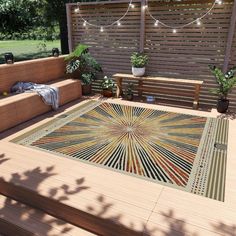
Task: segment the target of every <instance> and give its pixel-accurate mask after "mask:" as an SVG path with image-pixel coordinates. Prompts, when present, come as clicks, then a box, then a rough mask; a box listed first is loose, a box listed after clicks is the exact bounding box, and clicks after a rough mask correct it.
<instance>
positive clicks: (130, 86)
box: [126, 83, 134, 95]
mask: <svg viewBox="0 0 236 236" xmlns="http://www.w3.org/2000/svg"><path fill="white" fill-rule="evenodd" d="M133 87H134V85H133V84H132V83H128V85H127V88H126V95H133Z"/></svg>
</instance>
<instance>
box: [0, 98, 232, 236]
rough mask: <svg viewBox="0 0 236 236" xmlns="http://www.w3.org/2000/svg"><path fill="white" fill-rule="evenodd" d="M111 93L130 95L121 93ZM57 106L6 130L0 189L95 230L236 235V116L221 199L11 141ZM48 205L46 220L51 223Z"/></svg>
mask: <svg viewBox="0 0 236 236" xmlns="http://www.w3.org/2000/svg"><path fill="white" fill-rule="evenodd" d="M112 101H113V102H116V103H124V101H121V100H119V99H113V100H112ZM82 103H83V102H78V104H74V105H73V106H71V107H64V108H61V111H62V112H66V111H69V110H71V109H73V108H75V107H76V106H79V105H81V104H82ZM125 103H126V104H127V103H130V105H132V104H133V105H137V103H132V102H125ZM140 106H144V107H152V106H156V107H159V108H162V109H165V110H168V111H177V112H178V111H179V112H181V113H186V114H196V115H203V116H213V117H215V116H217V113H216V112H214V111H213V112H211V113H209V112H200V111H194V110H187V109H186V110H185V109H180V108H171V107H161V106H157V105H151V104H141V103H140ZM59 114H61V113H60V111H59V112H57V114H55V115H54V113H49V114H48V115H45V116H42V117H39V118H37V119H35V120H33V121H31V122H29V123H26V124H23V125H22V126H20V127H16V128H15V129H13V130H11V131H9V132H7V133H3V134H1V137H2V140H1V141H0V173H1V174H0V177H1V179H0V192H2V193H3V194H5V195H7V196H9V197H11V198H14V199H15V200H18V201H22V202H23V203H26V204H28V205H31V206H33V207H37V208H39V209H41V210H43V211H44V212H46V213H48V214H51V215H52V216H54V217H58V218H61V219H62V220H64V221H65V222H67V223H70V224H73V225H76V226H79V227H81V228H84V229H86V230H87V231H90V232H92V233H95V235H105V236H121V235H122V236H126V235H134V236H136V235H146V236H147V235H150V236H170V235H174V236H175V235H180V236H183V235H194V236H213V235H226V236H227V235H228V236H233V235H236V172H235V169H236V159H235V153H236V146H235V139H236V120H233V119H232V120H231V119H230V124H229V125H230V129H229V148H228V162H227V177H226V195H225V202H219V201H215V200H212V199H208V198H205V197H201V196H197V195H194V194H190V193H187V192H183V191H179V190H176V189H173V188H169V187H164V186H162V185H159V184H156V183H152V182H148V181H145V180H142V179H139V178H134V177H131V176H128V175H124V174H120V173H117V172H115V171H110V170H107V169H103V168H98V167H95V166H93V165H88V164H85V163H81V162H79V161H73V160H70V159H67V158H62V157H58V156H55V155H52V154H49V153H46V152H41V151H38V150H34V149H30V148H27V147H23V146H19V145H16V144H14V143H10V142H9V140H11V139H12V138H14V137H17V136H19V135H20V134H23V133H25V132H26V131H28V130H31V129H32V128H33V127H37V126H39V125H41V124H43V123H45V122H47V121H49V120H51V119H53V118H55V117H56V116H58V115H59ZM34 122H36V123H35V124H33V123H34ZM27 126H28V127H27ZM20 129H21V130H20ZM11 133H12V134H11ZM0 203H1V205H0V218H3V217H4V215H6V214H7V212H8V211H10V208H9V206H8V205H7V204H6V203H4V201H1V202H0ZM6 209H8V210H6ZM46 213H44V214H45V217H42V216H41V217H40V220H41V222H42V221H43V222H44V223H45V224H46V223H47V225H50V219H49V218H48V216H46V215H47V214H46ZM30 214H31V211H30V210H27V214H26V211H25V209H24V208H22V209H21V211H20V210H19V212H18V213H17V215H16V216H15V221H16V222H17V221H19V222H21V223H22V222H23V223H24V224H30V220H31V215H30ZM32 214H33V213H32ZM42 214H43V213H42ZM33 217H34V216H33ZM36 222H37V218H36ZM67 223H65V224H64V223H62V224H61V225H60V232H64V231H63V229H62V228H63V227H64V230H65V232H67V231H66V229H67V228H68V227H67V225H66V224H67ZM45 224H38V225H37V223H36V225H37V227H35V228H34V229H35V230H36V231H37V230H38V233H39V235H41V234H40V232H41V231H40V230H42V227H45ZM52 225H53V221H52ZM61 230H62V231H61ZM68 230H69V229H68ZM43 232H44V235H67V234H68V235H75V234H72V233H71V234H70V232H69V231H68V232H67V234H63V233H62V234H57V233H55V232H56V230H55V227H54V226H53V227H48V228H46V231H45V229H44V231H43ZM71 232H73V231H71ZM0 233H1V231H0ZM77 235H80V234H77ZM81 235H85V234H83V233H81Z"/></svg>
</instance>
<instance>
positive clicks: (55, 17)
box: [45, 0, 96, 54]
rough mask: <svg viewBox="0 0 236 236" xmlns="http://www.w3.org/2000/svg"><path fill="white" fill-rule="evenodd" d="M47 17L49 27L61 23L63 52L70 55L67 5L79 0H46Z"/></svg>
mask: <svg viewBox="0 0 236 236" xmlns="http://www.w3.org/2000/svg"><path fill="white" fill-rule="evenodd" d="M45 1H46V4H45V17H46V19H47V23H48V25H50V24H55V23H56V22H58V23H59V28H60V39H61V50H62V53H63V54H67V53H69V48H68V32H67V17H66V3H74V2H78V0H45ZM93 1H96V0H84V2H93Z"/></svg>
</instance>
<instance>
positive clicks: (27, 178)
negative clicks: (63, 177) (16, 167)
mask: <svg viewBox="0 0 236 236" xmlns="http://www.w3.org/2000/svg"><path fill="white" fill-rule="evenodd" d="M4 156H5V155H4V154H1V155H0V164H3V163H4V162H5V161H8V160H9V159H10V158H9V159H7V158H4ZM3 166H4V165H3ZM55 175H56V173H55V172H54V167H53V166H50V167H47V168H46V169H44V170H42V169H41V168H39V167H38V168H35V169H29V170H27V171H25V172H23V173H19V172H15V173H13V174H12V175H11V178H10V179H9V180H8V181H5V180H4V179H3V178H2V177H1V178H0V192H1V193H2V194H4V195H6V196H9V198H2V199H1V195H0V200H1V201H0V226H6V225H7V224H6V222H8V220H7V219H9V217H10V218H11V219H12V220H13V222H15V223H16V224H18V225H20V226H22V225H24V226H25V225H27V226H28V228H29V227H31V228H32V232H34V233H35V234H37V235H45V236H46V235H50V236H56V235H57V236H58V235H67V233H69V232H70V231H71V229H72V228H71V226H70V225H68V223H66V222H65V221H63V220H60V219H58V218H54V217H51V216H49V215H47V214H45V213H44V212H43V211H41V210H40V207H39V209H38V210H35V209H37V203H36V205H35V203H33V201H32V203H33V204H31V203H30V202H27V201H26V202H25V203H26V204H27V205H25V204H23V203H21V202H20V201H17V200H19V199H18V198H19V196H20V195H17V194H16V196H15V197H14V187H13V189H11V188H6V189H5V188H4V186H5V185H4V184H6V183H7V182H8V183H9V182H11V183H14V186H15V187H17V186H27V187H29V188H31V190H34V191H36V192H39V191H40V185H41V184H42V182H43V181H45V180H46V179H48V178H50V177H52V176H55ZM75 182H76V183H75V184H74V186H75V187H74V188H70V186H68V185H66V184H61V185H59V186H56V187H54V188H51V189H50V191H49V196H50V197H53V198H54V199H55V200H56V201H65V200H67V199H68V197H69V196H71V195H74V194H77V193H79V192H81V191H84V190H86V189H88V188H89V187H88V186H85V184H84V182H85V180H84V179H83V178H81V179H77V180H76V181H75ZM23 195H24V193H23ZM32 196H33V195H32ZM14 199H15V200H14ZM30 205H32V207H34V208H35V209H33V208H31V207H30ZM12 227H15V225H12ZM8 230H9V229H7V227H6V228H5V229H4V227H0V233H3V234H6V235H8V234H9V231H8ZM16 230H17V228H16ZM25 233H27V232H25ZM17 235H18V234H17ZM19 235H22V234H20V232H19ZM23 235H24V234H23Z"/></svg>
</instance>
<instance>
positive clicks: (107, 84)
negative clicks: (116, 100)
mask: <svg viewBox="0 0 236 236" xmlns="http://www.w3.org/2000/svg"><path fill="white" fill-rule="evenodd" d="M101 87H102V95H103V96H104V97H112V96H113V88H114V87H115V83H114V81H113V80H112V79H111V78H108V77H107V76H105V77H104V79H103V81H102V84H101Z"/></svg>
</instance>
